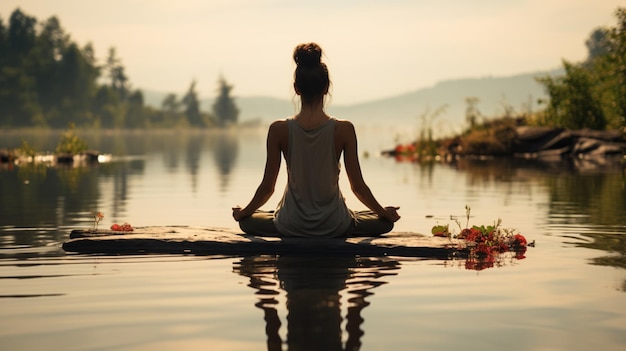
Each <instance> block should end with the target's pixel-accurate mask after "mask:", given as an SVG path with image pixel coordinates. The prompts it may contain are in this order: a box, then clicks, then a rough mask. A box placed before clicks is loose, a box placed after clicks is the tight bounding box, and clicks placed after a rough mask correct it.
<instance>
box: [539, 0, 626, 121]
mask: <svg viewBox="0 0 626 351" xmlns="http://www.w3.org/2000/svg"><path fill="white" fill-rule="evenodd" d="M615 16H616V17H617V20H618V24H617V26H615V27H612V28H598V29H595V30H594V31H593V32H592V33H591V36H590V38H589V39H588V40H587V41H586V42H585V44H586V46H587V49H588V50H589V55H588V57H587V60H586V61H585V62H583V63H581V64H574V63H571V62H568V61H566V60H563V66H564V68H565V76H563V77H556V78H553V77H540V78H538V79H537V80H538V81H539V82H540V83H542V84H543V85H544V86H545V88H546V91H547V93H548V95H549V96H550V100H549V101H548V103H547V107H546V109H545V110H544V111H543V114H544V121H543V122H544V123H547V124H552V125H556V126H562V127H566V128H592V129H606V128H609V129H622V128H624V127H625V126H626V121H625V118H626V117H625V116H626V9H625V8H618V9H617V10H616V11H615Z"/></svg>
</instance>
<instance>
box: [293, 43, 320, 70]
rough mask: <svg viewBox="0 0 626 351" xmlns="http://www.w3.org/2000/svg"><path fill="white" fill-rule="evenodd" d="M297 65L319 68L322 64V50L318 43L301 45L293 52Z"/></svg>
mask: <svg viewBox="0 0 626 351" xmlns="http://www.w3.org/2000/svg"><path fill="white" fill-rule="evenodd" d="M293 60H294V61H295V62H296V65H302V66H317V65H319V64H320V63H321V62H322V48H321V47H320V46H319V45H317V44H316V43H307V44H300V45H298V46H296V49H295V50H294V51H293Z"/></svg>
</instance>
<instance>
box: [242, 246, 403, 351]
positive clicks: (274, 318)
mask: <svg viewBox="0 0 626 351" xmlns="http://www.w3.org/2000/svg"><path fill="white" fill-rule="evenodd" d="M399 269H400V263H399V262H398V261H396V260H393V259H391V258H363V257H358V258H357V257H312V256H304V257H285V256H280V257H277V256H251V257H244V258H242V259H241V261H240V262H238V263H237V264H236V265H235V267H234V271H235V272H236V273H238V274H241V275H243V276H246V277H248V278H250V284H249V286H250V287H252V288H254V289H256V290H257V291H256V294H257V295H258V296H259V302H258V303H257V304H256V306H257V307H258V308H260V309H262V310H263V313H264V318H265V331H266V334H267V349H268V350H271V351H274V350H282V344H283V341H282V339H281V336H280V333H279V331H280V327H281V325H282V324H281V320H280V317H279V315H278V309H277V307H276V305H277V304H278V303H279V302H278V300H277V299H276V297H277V295H279V294H280V292H279V290H281V289H282V290H283V291H285V292H286V298H287V301H286V308H287V341H286V344H287V347H288V348H287V349H288V350H328V351H333V350H358V349H359V348H360V346H361V336H363V331H362V329H361V324H362V323H363V322H364V320H363V317H362V316H361V311H362V310H363V309H364V308H365V307H367V306H368V305H369V302H367V301H366V298H367V297H368V296H370V295H372V294H373V293H372V292H371V291H370V290H372V289H373V288H376V287H378V286H380V285H383V284H386V283H387V282H386V281H382V280H380V279H381V278H383V277H386V276H389V275H396V274H397V273H396V272H394V271H396V270H399ZM341 295H347V296H348V307H347V313H346V316H345V319H346V324H345V331H346V334H347V337H346V338H345V343H344V339H343V338H342V334H343V333H342V329H341V325H342V321H343V317H342V310H341Z"/></svg>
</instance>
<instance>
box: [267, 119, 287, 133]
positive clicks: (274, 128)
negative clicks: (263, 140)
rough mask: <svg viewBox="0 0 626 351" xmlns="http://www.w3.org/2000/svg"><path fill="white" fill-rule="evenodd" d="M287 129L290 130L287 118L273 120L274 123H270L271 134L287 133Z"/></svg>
mask: <svg viewBox="0 0 626 351" xmlns="http://www.w3.org/2000/svg"><path fill="white" fill-rule="evenodd" d="M287 130H288V127H287V120H286V119H278V120H276V121H274V122H272V124H270V128H269V133H270V134H278V135H282V134H285V133H287Z"/></svg>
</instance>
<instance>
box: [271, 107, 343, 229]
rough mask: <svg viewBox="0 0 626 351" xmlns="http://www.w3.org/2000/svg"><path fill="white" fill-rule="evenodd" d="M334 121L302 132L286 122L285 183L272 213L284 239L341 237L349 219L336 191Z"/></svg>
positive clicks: (297, 125) (291, 123) (336, 163)
mask: <svg viewBox="0 0 626 351" xmlns="http://www.w3.org/2000/svg"><path fill="white" fill-rule="evenodd" d="M336 122H337V121H336V120H335V119H334V118H331V119H329V120H328V121H327V122H325V123H324V124H322V125H320V126H318V127H316V128H313V129H305V128H303V127H302V126H300V124H299V123H298V121H297V120H296V119H288V120H287V126H288V148H287V152H286V153H285V160H286V162H287V172H288V180H287V186H286V189H285V193H284V195H283V198H282V200H281V202H280V203H279V206H278V207H279V208H278V211H277V213H276V219H275V224H276V227H277V228H278V230H279V231H280V232H281V233H283V234H284V235H288V236H307V237H334V236H341V235H344V234H345V232H346V230H347V229H348V228H349V227H350V224H351V222H352V215H351V213H350V211H349V210H348V208H347V206H346V205H345V201H344V199H343V196H342V194H341V191H340V190H339V184H338V182H339V162H338V159H337V154H336V148H335V125H336Z"/></svg>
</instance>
